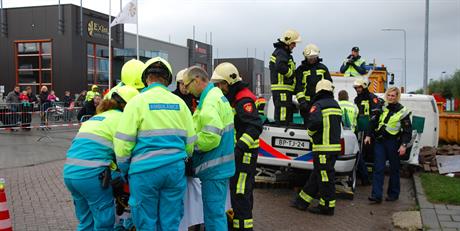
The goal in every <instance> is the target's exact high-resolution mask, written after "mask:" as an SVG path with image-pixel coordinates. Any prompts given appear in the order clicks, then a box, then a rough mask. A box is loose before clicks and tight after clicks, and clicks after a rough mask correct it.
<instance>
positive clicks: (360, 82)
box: [353, 77, 369, 88]
mask: <svg viewBox="0 0 460 231" xmlns="http://www.w3.org/2000/svg"><path fill="white" fill-rule="evenodd" d="M359 86H361V87H363V88H367V87H368V86H369V83H368V82H367V80H366V79H364V78H361V77H358V78H356V80H355V82H354V83H353V87H359Z"/></svg>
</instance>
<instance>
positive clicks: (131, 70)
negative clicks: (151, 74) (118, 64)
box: [104, 59, 145, 99]
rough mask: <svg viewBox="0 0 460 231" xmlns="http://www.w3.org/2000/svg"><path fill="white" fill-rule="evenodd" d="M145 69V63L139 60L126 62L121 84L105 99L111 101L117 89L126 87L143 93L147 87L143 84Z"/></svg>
mask: <svg viewBox="0 0 460 231" xmlns="http://www.w3.org/2000/svg"><path fill="white" fill-rule="evenodd" d="M143 68H144V63H143V62H141V61H139V60H137V59H131V60H129V61H128V62H126V63H125V64H124V65H123V67H122V68H121V82H119V83H118V84H117V85H116V86H115V87H112V89H110V91H109V92H108V93H107V94H105V95H104V99H109V98H110V97H111V96H112V93H113V92H114V91H115V90H116V89H117V88H119V87H121V86H124V85H128V86H131V87H134V88H136V89H137V90H139V91H141V90H142V89H143V88H144V87H145V85H144V83H143V82H142V70H143Z"/></svg>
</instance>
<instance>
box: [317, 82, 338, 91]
mask: <svg viewBox="0 0 460 231" xmlns="http://www.w3.org/2000/svg"><path fill="white" fill-rule="evenodd" d="M322 90H325V91H330V92H332V91H334V86H333V85H332V82H331V81H329V80H327V79H322V80H320V81H318V83H317V84H316V91H315V92H316V93H318V92H320V91H322Z"/></svg>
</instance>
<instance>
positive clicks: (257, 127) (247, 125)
mask: <svg viewBox="0 0 460 231" xmlns="http://www.w3.org/2000/svg"><path fill="white" fill-rule="evenodd" d="M233 96H234V97H233ZM227 98H228V99H229V100H230V103H231V105H232V107H233V108H234V110H235V119H234V124H235V130H236V137H235V138H236V146H238V147H239V148H240V149H241V150H243V151H249V150H250V149H257V148H259V135H260V133H261V132H262V120H261V119H260V117H259V114H258V111H257V108H256V105H255V103H254V101H255V100H256V96H255V95H254V94H253V93H252V92H251V90H249V89H248V88H247V87H246V85H245V84H244V83H243V82H241V81H240V82H237V83H235V84H233V85H231V86H230V92H229V94H228V97H227Z"/></svg>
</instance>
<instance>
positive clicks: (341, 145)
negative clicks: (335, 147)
mask: <svg viewBox="0 0 460 231" xmlns="http://www.w3.org/2000/svg"><path fill="white" fill-rule="evenodd" d="M340 155H342V156H343V155H345V139H344V138H340Z"/></svg>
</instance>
